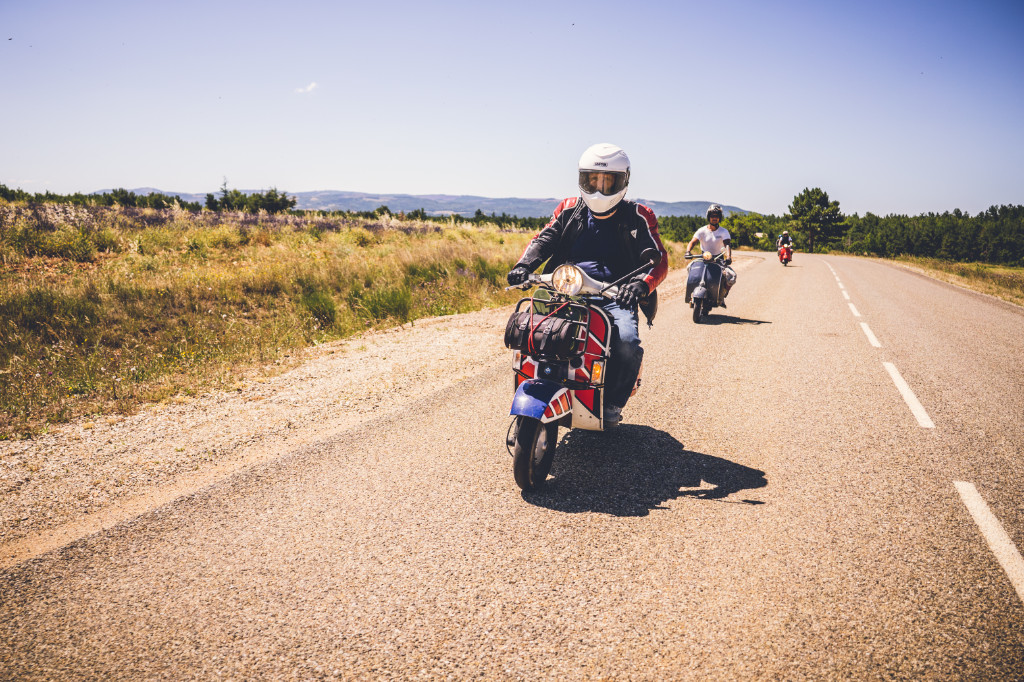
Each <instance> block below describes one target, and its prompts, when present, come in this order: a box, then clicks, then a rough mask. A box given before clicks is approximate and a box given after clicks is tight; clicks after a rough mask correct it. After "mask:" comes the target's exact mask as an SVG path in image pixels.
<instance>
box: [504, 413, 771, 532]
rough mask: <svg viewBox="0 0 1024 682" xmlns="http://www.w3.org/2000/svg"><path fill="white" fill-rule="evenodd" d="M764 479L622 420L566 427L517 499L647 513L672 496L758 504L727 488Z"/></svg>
mask: <svg viewBox="0 0 1024 682" xmlns="http://www.w3.org/2000/svg"><path fill="white" fill-rule="evenodd" d="M766 485H768V480H767V479H766V478H765V475H764V472H763V471H759V470H758V469H752V468H750V467H745V466H743V465H742V464H736V463H735V462H730V461H729V460H727V459H722V458H720V457H712V456H710V455H702V454H700V453H698V452H691V451H689V450H687V449H686V448H685V447H683V444H682V443H680V442H679V441H677V440H676V439H675V438H673V437H672V436H670V435H669V434H667V433H665V432H664V431H659V430H657V429H653V428H651V427H649V426H638V425H633V424H623V425H621V426H619V427H617V428H616V429H615V430H613V431H606V432H594V431H583V430H573V431H570V432H569V433H568V434H566V436H565V437H564V438H563V439H561V442H560V443H559V444H558V449H557V451H556V454H555V462H554V466H553V467H552V469H551V478H549V479H548V481H547V483H546V484H545V485H544V487H543V488H541V490H540V491H538V492H533V493H523V499H525V500H526V501H527V502H530V503H531V504H535V505H537V506H539V507H546V508H548V509H554V510H557V511H564V512H570V513H579V512H598V513H602V514H611V515H614V516H647V515H648V514H650V512H651V510H652V509H659V508H663V504H664V503H665V502H667V501H668V500H672V499H676V498H678V497H696V498H700V499H704V500H722V501H725V502H736V503H741V504H743V503H745V504H763V503H762V502H760V501H757V500H748V499H733V496H734V495H735V494H736V493H739V492H740V491H743V490H753V489H755V488H763V487H765V486H766Z"/></svg>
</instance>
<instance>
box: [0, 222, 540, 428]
mask: <svg viewBox="0 0 1024 682" xmlns="http://www.w3.org/2000/svg"><path fill="white" fill-rule="evenodd" d="M528 239H529V235H527V234H523V233H509V232H501V231H499V230H498V229H497V227H496V226H493V225H479V226H475V227H454V226H449V225H445V224H443V223H430V222H404V221H398V220H394V219H392V218H390V217H388V216H384V217H383V219H382V220H379V221H367V220H356V219H333V220H331V219H323V218H320V219H301V218H296V217H292V216H288V217H275V216H266V215H264V216H256V217H254V216H223V215H221V216H215V215H212V214H202V215H200V216H194V217H193V216H190V215H189V214H187V213H183V212H180V211H179V212H175V211H172V210H167V211H156V210H153V209H143V210H133V211H118V210H116V209H115V210H109V209H108V210H106V211H103V210H67V209H65V208H63V207H57V208H53V209H50V210H49V212H45V213H40V211H39V210H35V211H32V210H29V209H28V208H27V207H23V206H14V205H4V206H0V261H2V263H3V265H4V267H3V269H2V272H0V438H12V437H19V436H27V435H31V434H33V433H38V432H39V431H40V430H42V429H45V425H46V424H47V423H54V422H62V421H67V420H69V419H71V418H73V417H76V416H79V415H82V414H90V413H98V414H104V413H127V412H131V411H133V410H134V409H135V408H136V407H137V405H138V404H139V403H140V402H144V401H156V400H162V399H166V398H169V397H171V396H175V395H178V394H183V393H184V394H190V393H194V392H196V391H198V390H203V389H207V388H216V387H230V386H231V385H233V384H234V383H235V382H236V381H237V378H238V376H239V374H240V373H242V372H245V371H250V370H252V368H260V367H263V368H265V370H266V371H273V368H274V367H276V366H278V364H279V363H282V362H287V359H286V358H287V356H290V355H292V354H293V352H294V351H296V350H297V349H300V348H303V347H306V346H308V345H310V344H317V343H323V342H326V341H330V340H333V339H338V338H342V337H345V336H349V335H351V334H354V333H357V332H361V331H364V330H366V329H369V328H373V327H378V326H391V325H395V324H401V323H405V322H411V321H413V320H416V319H418V318H421V317H429V316H436V315H447V314H453V313H458V312H464V311H469V310H474V309H478V308H481V307H486V306H492V305H500V304H503V303H507V302H510V301H512V300H514V299H515V295H511V294H508V293H506V292H504V291H503V290H502V286H503V285H504V276H505V273H506V272H507V271H508V269H509V268H510V267H511V265H512V264H513V263H514V262H515V260H516V259H517V258H518V256H519V255H520V253H521V252H522V249H523V247H524V246H525V244H526V242H527V241H528ZM62 244H70V245H71V246H70V247H67V248H63V247H61V245H62Z"/></svg>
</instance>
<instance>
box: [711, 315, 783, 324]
mask: <svg viewBox="0 0 1024 682" xmlns="http://www.w3.org/2000/svg"><path fill="white" fill-rule="evenodd" d="M700 323H701V324H710V325H716V324H771V322H769V321H767V320H748V319H746V318H743V317H733V316H732V315H722V314H721V313H709V314H708V316H707V317H705V318H703V319H702V320H701V321H700Z"/></svg>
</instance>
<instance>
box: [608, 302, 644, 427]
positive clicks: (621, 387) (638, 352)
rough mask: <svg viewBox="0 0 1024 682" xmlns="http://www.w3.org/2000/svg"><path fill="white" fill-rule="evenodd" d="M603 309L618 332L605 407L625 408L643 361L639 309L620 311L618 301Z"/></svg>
mask: <svg viewBox="0 0 1024 682" xmlns="http://www.w3.org/2000/svg"><path fill="white" fill-rule="evenodd" d="M601 307H602V308H604V310H605V312H606V313H608V315H609V316H610V317H611V318H612V322H613V323H614V324H615V329H616V332H617V333H614V334H612V357H611V359H610V360H609V361H608V377H607V379H605V389H604V400H605V404H606V405H617V406H619V407H624V406H625V405H626V401H627V400H629V394H630V393H632V392H633V386H634V385H635V384H636V377H637V375H638V374H640V364H641V363H642V362H643V359H644V349H643V348H641V347H640V330H639V320H640V318H639V317H638V315H637V311H636V308H633V309H632V310H629V309H626V308H620V307H619V304H618V303H616V302H615V301H608V302H607V303H605V304H603V305H602V306H601Z"/></svg>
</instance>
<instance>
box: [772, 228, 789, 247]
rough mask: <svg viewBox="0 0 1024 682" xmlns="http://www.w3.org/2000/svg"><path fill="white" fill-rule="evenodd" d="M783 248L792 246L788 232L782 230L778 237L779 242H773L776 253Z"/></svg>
mask: <svg viewBox="0 0 1024 682" xmlns="http://www.w3.org/2000/svg"><path fill="white" fill-rule="evenodd" d="M783 246H793V238H792V237H790V236H789V230H783V231H782V234H780V235H779V240H778V241H777V242H775V250H776V251H778V250H779V249H781V248H782V247H783Z"/></svg>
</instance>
